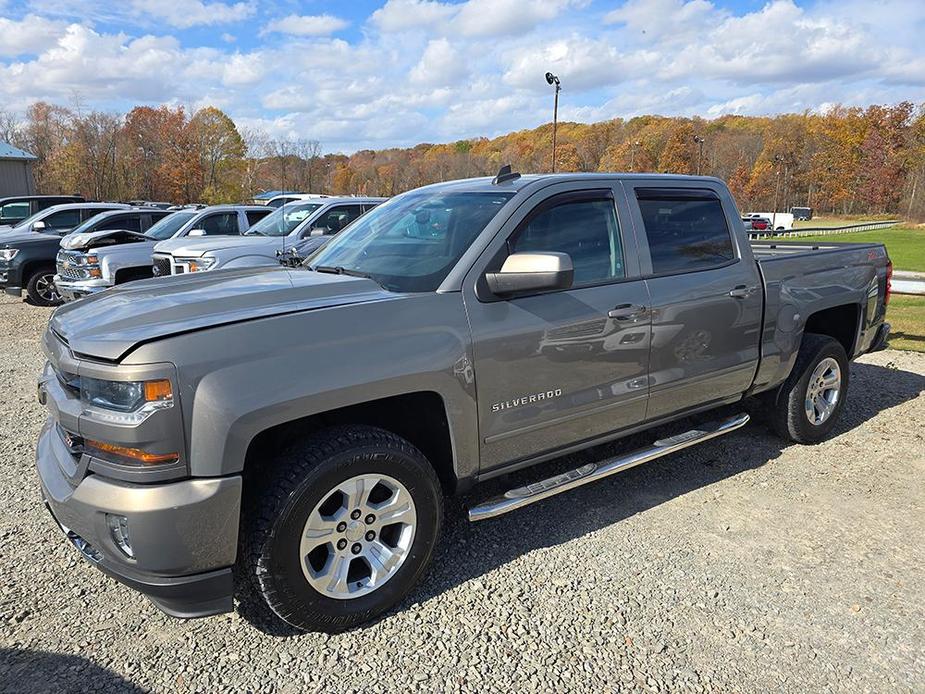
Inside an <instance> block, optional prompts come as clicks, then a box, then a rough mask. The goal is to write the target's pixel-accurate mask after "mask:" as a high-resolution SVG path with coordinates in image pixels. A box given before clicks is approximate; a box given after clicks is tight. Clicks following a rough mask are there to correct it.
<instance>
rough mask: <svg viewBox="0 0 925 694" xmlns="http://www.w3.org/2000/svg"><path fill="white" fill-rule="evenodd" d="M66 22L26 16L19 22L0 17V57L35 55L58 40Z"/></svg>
mask: <svg viewBox="0 0 925 694" xmlns="http://www.w3.org/2000/svg"><path fill="white" fill-rule="evenodd" d="M66 28H67V22H59V21H53V20H49V19H45V18H44V17H39V16H36V15H34V14H27V15H26V16H25V17H23V18H22V20H20V21H16V20H15V19H7V18H6V17H0V56H9V57H15V56H18V55H37V54H39V53H41V52H42V50H44V48H45V47H46V46H47V45H48V43H49V41H52V42H53V41H55V40H56V39H58V38H60V37H61V36H62V35H63V34H64V32H65V29H66Z"/></svg>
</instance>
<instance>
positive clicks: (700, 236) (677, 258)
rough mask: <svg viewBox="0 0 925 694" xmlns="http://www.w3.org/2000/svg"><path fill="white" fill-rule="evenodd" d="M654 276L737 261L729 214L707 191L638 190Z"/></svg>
mask: <svg viewBox="0 0 925 694" xmlns="http://www.w3.org/2000/svg"><path fill="white" fill-rule="evenodd" d="M636 194H637V199H638V202H639V211H640V213H641V214H642V223H643V226H644V227H645V230H646V238H647V239H648V242H649V255H650V257H651V259H652V273H653V274H655V275H665V274H676V273H679V272H689V271H691V270H705V269H709V268H711V267H718V266H720V265H725V264H726V263H728V262H730V261H732V260H735V250H734V249H733V246H732V237H731V236H730V235H729V227H728V226H727V225H726V215H725V214H724V213H723V205H722V203H721V202H720V201H719V199H718V198H716V197H713V196H712V194H710V193H709V192H707V191H704V192H703V193H699V194H698V193H697V191H678V192H672V191H670V190H665V191H659V190H657V189H647V190H637V191H636Z"/></svg>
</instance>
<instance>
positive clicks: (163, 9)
mask: <svg viewBox="0 0 925 694" xmlns="http://www.w3.org/2000/svg"><path fill="white" fill-rule="evenodd" d="M130 5H131V7H132V8H133V9H134V10H135V11H137V12H141V13H144V14H147V15H149V16H151V17H155V18H157V19H161V20H163V21H165V22H167V23H168V24H170V25H171V26H173V27H177V28H178V29H188V28H190V27H194V26H198V25H211V24H227V23H230V22H239V21H241V20H243V19H247V18H248V17H250V16H251V15H253V14H254V11H255V7H254V2H253V0H249V1H248V2H236V3H233V4H232V3H226V2H203V1H202V0H131V2H130Z"/></svg>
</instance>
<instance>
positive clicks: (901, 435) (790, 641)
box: [0, 297, 925, 692]
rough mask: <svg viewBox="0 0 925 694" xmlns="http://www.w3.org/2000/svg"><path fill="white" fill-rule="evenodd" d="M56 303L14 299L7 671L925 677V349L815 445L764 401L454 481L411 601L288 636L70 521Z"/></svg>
mask: <svg viewBox="0 0 925 694" xmlns="http://www.w3.org/2000/svg"><path fill="white" fill-rule="evenodd" d="M48 315H49V312H48V311H47V310H44V309H38V308H34V307H31V306H27V305H24V304H23V303H21V302H19V301H15V300H13V299H11V298H9V297H2V298H0V324H2V326H3V330H2V337H0V354H2V355H3V359H2V392H3V393H4V395H5V397H4V398H3V401H2V404H0V408H2V409H0V437H2V439H3V442H4V445H5V448H6V450H7V452H8V459H7V462H6V466H7V467H6V471H5V472H6V474H4V475H2V477H0V540H2V547H3V552H2V558H0V571H2V580H0V690H2V691H35V692H38V691H43V692H44V691H90V690H95V691H161V692H167V691H181V692H183V691H216V690H234V691H261V692H263V691H281V692H295V691H325V692H328V691H350V690H353V691H364V692H365V691H399V690H408V689H412V688H415V689H424V690H427V691H456V690H465V691H473V690H482V691H511V690H512V689H515V690H540V689H542V690H550V689H552V690H559V691H565V690H575V691H582V690H583V691H588V690H593V691H619V690H627V689H633V690H638V691H667V690H671V691H717V690H723V691H730V690H732V691H743V692H744V691H768V690H775V691H781V690H782V691H792V692H803V691H819V690H839V691H851V692H856V691H875V692H885V691H919V692H921V691H925V543H923V538H925V485H923V483H922V480H923V473H925V429H923V426H922V424H923V421H925V397H923V396H922V392H923V390H925V354H914V353H909V352H895V351H889V352H881V353H879V354H876V355H871V356H867V357H864V358H863V359H862V360H861V361H860V363H857V364H855V365H854V366H853V367H852V372H851V374H852V379H853V380H852V384H851V396H850V399H849V403H848V408H847V410H846V413H845V417H844V418H843V421H842V424H841V428H840V430H839V434H838V436H836V437H835V438H833V439H832V440H830V441H828V442H827V443H825V444H822V445H819V446H816V447H799V446H783V445H781V443H780V442H779V441H778V440H777V439H775V438H774V437H772V436H771V435H769V434H768V433H767V431H766V430H765V428H764V427H763V426H761V425H760V424H750V425H749V426H748V427H746V428H745V429H743V430H742V431H740V432H737V433H735V434H733V435H731V436H729V437H726V438H722V439H719V440H717V441H715V442H711V443H707V444H705V445H704V446H702V447H698V448H694V449H692V450H690V451H688V452H684V453H681V454H679V455H676V456H674V457H671V458H668V459H664V460H661V461H657V462H655V463H652V464H650V465H648V466H644V467H641V468H636V469H634V470H631V471H629V472H627V473H625V474H623V475H620V476H617V477H615V478H612V479H611V480H607V481H605V482H603V483H599V484H597V485H592V486H590V487H585V488H583V489H581V490H578V491H575V492H572V493H570V494H568V495H564V496H561V497H558V498H557V499H555V500H550V501H547V502H545V503H541V504H539V505H537V506H534V507H531V508H528V509H526V510H523V511H520V512H516V513H514V514H511V515H509V516H505V517H502V518H500V519H497V520H494V521H488V522H485V523H482V524H477V525H470V524H468V523H467V522H466V521H465V520H463V512H462V511H463V508H464V506H465V504H466V502H467V501H471V500H467V499H461V500H453V501H451V502H450V503H449V504H448V512H447V520H446V533H445V534H444V536H443V540H442V543H441V546H440V548H439V549H438V552H437V558H436V562H435V564H434V567H433V569H432V570H431V571H430V572H429V575H428V576H427V578H426V579H425V581H424V583H423V584H422V585H421V586H420V587H419V589H418V590H417V591H416V592H415V593H414V594H413V595H412V597H411V599H410V600H409V601H407V602H406V604H404V605H403V606H402V607H401V609H400V610H398V611H396V612H393V613H392V614H389V615H387V616H386V617H385V618H384V619H382V620H380V621H379V622H377V623H375V624H373V625H372V626H369V627H367V628H365V629H360V630H356V631H353V632H351V633H348V634H343V635H340V636H336V637H327V636H323V635H315V634H310V635H298V636H292V635H288V636H287V635H274V634H270V633H266V630H265V629H264V630H261V629H259V628H256V627H254V626H252V625H251V624H250V623H249V622H247V621H246V620H245V619H243V618H242V617H241V616H239V615H238V614H233V615H225V616H220V617H213V618H210V619H205V620H198V621H193V622H181V621H176V620H173V619H170V618H167V617H165V616H163V615H162V614H161V613H160V612H158V611H157V610H156V609H155V608H154V607H153V606H152V605H150V604H149V603H148V602H147V601H146V600H145V599H144V598H142V597H140V596H138V595H137V594H135V593H133V592H131V591H130V590H128V589H126V588H123V587H121V586H119V585H118V584H116V583H115V582H114V581H112V580H111V579H108V578H106V577H104V576H103V575H101V574H100V573H98V572H97V571H95V570H94V569H92V568H91V567H89V566H88V565H87V564H86V563H85V562H84V561H83V560H82V559H81V558H80V557H79V555H78V554H77V552H76V551H75V550H74V549H73V548H72V547H70V546H69V545H67V544H66V543H65V541H64V540H63V538H62V537H61V536H60V535H59V533H58V532H57V530H56V528H55V527H54V526H53V524H52V522H51V520H50V518H48V517H47V514H46V512H45V510H44V509H43V508H42V505H41V503H40V498H39V493H38V486H37V482H36V479H35V474H34V471H33V444H34V441H35V438H36V435H37V433H38V430H39V427H40V426H41V423H42V422H43V420H44V417H45V414H44V411H43V410H42V408H41V407H40V406H39V405H38V404H37V403H36V401H35V397H34V383H35V377H36V375H37V374H38V372H39V370H40V368H41V363H42V360H43V358H42V355H41V351H40V349H39V344H38V338H39V335H40V333H41V330H42V329H43V328H44V325H45V321H46V320H47V317H48ZM648 438H651V437H648ZM622 445H626V444H622ZM611 448H613V450H617V449H618V446H616V445H615V446H612V447H611ZM567 462H571V463H572V464H574V462H575V461H574V460H572V461H567ZM564 466H565V463H555V464H552V465H551V466H547V467H546V471H550V472H551V471H552V470H555V469H557V468H560V467H564ZM523 479H526V478H523ZM500 489H501V485H500V483H499V484H492V485H489V486H488V487H487V488H485V489H484V490H483V491H481V492H480V493H479V495H478V496H479V498H481V497H482V496H483V495H487V494H489V493H495V492H497V491H499V490H500Z"/></svg>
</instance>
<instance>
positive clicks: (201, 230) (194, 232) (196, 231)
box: [187, 229, 206, 236]
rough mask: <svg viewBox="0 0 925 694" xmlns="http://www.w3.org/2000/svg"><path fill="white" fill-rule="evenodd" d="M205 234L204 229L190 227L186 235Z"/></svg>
mask: <svg viewBox="0 0 925 694" xmlns="http://www.w3.org/2000/svg"><path fill="white" fill-rule="evenodd" d="M205 235H206V230H205V229H190V232H189V234H187V236H205Z"/></svg>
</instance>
